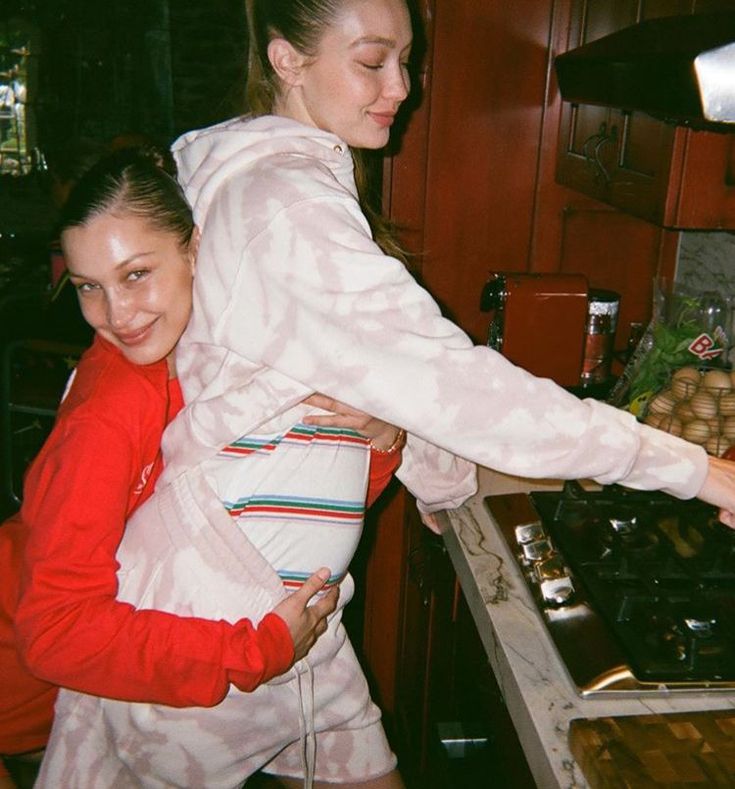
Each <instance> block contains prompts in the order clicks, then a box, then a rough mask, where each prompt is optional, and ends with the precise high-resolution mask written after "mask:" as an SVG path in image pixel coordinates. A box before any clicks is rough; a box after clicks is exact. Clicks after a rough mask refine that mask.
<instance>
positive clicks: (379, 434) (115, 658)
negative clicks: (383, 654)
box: [0, 151, 400, 786]
mask: <svg viewBox="0 0 735 789" xmlns="http://www.w3.org/2000/svg"><path fill="white" fill-rule="evenodd" d="M80 206H81V207H82V208H83V210H84V211H85V212H86V213H85V217H86V221H85V223H84V224H83V225H82V226H81V227H77V228H75V230H76V232H75V233H73V234H69V235H68V237H67V238H66V239H65V241H66V243H65V251H66V257H67V262H68V268H69V271H70V275H71V278H72V281H73V282H74V284H75V286H76V288H77V291H78V293H79V298H80V304H81V307H82V312H83V313H84V317H85V318H86V320H87V321H88V322H89V323H90V325H91V326H92V327H93V328H94V329H95V331H96V336H95V340H94V342H93V345H92V347H91V348H90V349H89V350H88V351H87V352H86V353H85V354H84V355H83V357H82V359H81V360H80V362H79V365H78V367H77V369H76V371H75V375H74V378H73V381H72V383H71V386H70V387H69V388H68V393H67V395H66V396H65V398H64V399H63V402H62V404H61V405H60V407H59V411H58V416H57V421H56V425H55V427H54V430H53V431H52V433H51V435H50V436H49V438H48V440H47V441H46V443H45V445H44V447H43V448H42V450H41V452H40V453H39V455H38V457H37V458H36V460H35V461H34V462H33V464H32V466H31V468H30V469H29V471H28V475H27V478H26V484H25V497H24V502H23V507H22V510H21V518H17V517H16V518H14V519H11V521H8V522H7V523H6V524H5V525H4V526H3V527H2V528H0V561H2V566H3V579H4V581H5V583H4V584H3V588H2V590H1V596H0V673H1V674H2V676H3V685H4V691H3V694H2V695H1V696H0V754H3V755H13V754H15V755H18V754H25V753H29V752H35V751H38V750H39V749H41V748H43V746H44V745H45V742H46V739H47V737H48V732H49V728H50V724H51V719H52V713H53V708H52V705H53V701H54V697H55V693H56V690H55V688H56V686H57V685H64V686H66V687H71V688H75V689H79V690H83V691H85V692H89V693H94V694H98V695H104V696H108V697H112V698H118V699H128V700H136V701H148V702H151V701H156V702H162V703H165V704H169V705H173V706H188V705H201V706H211V705H214V704H217V703H218V702H219V701H220V700H221V699H222V698H223V697H224V695H225V694H226V692H227V689H228V687H229V685H230V683H232V684H234V685H235V686H236V687H238V688H240V689H241V690H251V689H253V688H254V687H256V686H257V685H259V684H260V683H262V682H265V681H267V680H269V679H271V678H272V677H274V676H277V675H279V674H281V673H283V672H284V671H286V670H287V669H288V668H289V666H290V665H291V664H292V663H293V662H294V661H295V660H297V659H299V658H300V657H302V656H303V655H304V654H305V653H306V652H307V651H308V650H309V649H310V647H311V646H312V645H313V643H314V641H315V640H316V638H318V636H319V635H320V634H321V633H322V632H323V630H324V628H325V618H326V616H327V615H328V614H329V613H331V611H332V610H333V609H334V606H335V603H336V595H337V590H336V589H335V590H333V591H330V592H327V593H326V594H324V595H323V596H321V597H320V599H318V600H316V601H314V602H313V604H312V605H309V606H308V607H307V603H309V601H310V600H311V598H312V597H313V596H314V595H315V594H316V593H317V592H318V591H319V590H320V589H321V587H322V585H323V584H324V581H325V580H326V579H327V578H328V577H329V573H328V571H327V570H326V568H325V569H323V570H322V571H320V572H318V573H315V574H314V575H313V576H312V577H311V578H310V579H309V581H308V582H307V583H306V585H305V586H304V587H303V589H302V590H301V591H299V592H296V593H294V594H293V595H291V596H289V597H288V598H286V599H285V600H284V601H283V602H282V603H280V604H279V605H278V606H276V608H275V609H274V611H273V612H272V613H270V614H268V615H266V616H265V617H264V618H263V619H262V620H261V621H260V622H259V623H257V624H255V623H252V622H250V621H248V620H245V619H243V620H241V621H239V622H236V623H229V622H225V621H217V622H215V621H209V620H203V619H198V618H194V617H189V618H187V617H179V616H174V615H172V614H168V613H164V612H160V611H153V610H135V609H134V608H133V607H132V606H130V605H128V604H126V603H121V602H118V601H117V600H116V593H117V576H116V571H117V563H116V560H115V552H116V550H117V546H118V544H119V542H120V539H121V536H122V533H123V530H124V527H125V521H126V519H127V518H128V517H129V516H130V514H131V513H132V512H133V511H134V510H135V509H136V508H137V507H138V506H139V505H140V504H141V503H142V502H143V501H145V500H146V499H147V498H148V497H149V496H150V494H151V493H152V491H153V488H154V486H155V482H156V480H157V478H158V475H159V474H160V471H161V454H160V439H161V435H162V433H163V430H164V428H165V426H166V425H167V424H168V422H169V421H170V420H171V419H172V418H173V417H174V416H175V415H176V413H177V412H178V411H179V409H180V408H181V407H182V405H183V402H182V397H181V391H180V389H179V385H178V381H177V379H176V377H175V367H174V360H173V349H174V347H175V345H176V343H177V341H178V339H179V337H180V335H181V332H182V331H183V329H184V327H185V325H186V322H187V320H188V317H189V312H190V309H191V280H192V275H193V271H194V260H195V256H196V248H197V242H198V233H197V231H196V229H195V228H194V226H193V222H192V218H191V212H190V210H189V207H188V205H187V204H186V202H185V200H184V198H183V197H182V195H181V192H180V190H179V188H178V186H177V184H176V182H175V181H174V180H173V178H171V177H170V176H169V175H167V174H166V173H165V172H164V171H163V170H162V169H161V168H160V167H158V166H157V165H156V164H155V163H154V162H153V160H152V159H151V158H150V157H146V156H142V155H141V154H140V153H138V152H130V151H126V152H123V153H121V154H115V155H113V156H111V157H108V159H106V160H104V161H103V162H101V163H100V164H99V165H98V166H97V167H95V168H94V169H93V171H91V172H90V174H89V176H88V177H87V178H86V179H84V180H83V181H82V182H81V183H80V185H79V186H78V188H77V190H76V192H75V194H74V196H73V197H72V199H71V203H70V209H69V210H70V211H71V212H73V211H75V210H76V211H77V212H78V211H79V210H80ZM311 400H312V402H313V404H315V405H321V406H325V407H327V408H329V407H334V408H335V409H336V410H337V411H338V412H339V413H338V414H337V415H336V416H335V417H334V419H333V422H332V424H335V425H339V426H351V427H354V428H355V429H358V430H360V432H362V433H363V434H364V435H366V436H367V437H370V438H371V442H372V444H373V446H374V448H375V451H374V452H373V453H372V462H371V476H370V490H369V492H368V502H371V501H372V500H374V499H375V498H376V497H377V495H378V494H379V493H380V491H381V490H382V489H383V488H384V487H385V485H386V484H387V482H388V481H389V479H390V476H391V474H392V472H393V471H394V470H395V468H396V466H397V465H398V462H399V460H400V452H399V451H397V445H396V438H397V436H396V432H397V431H396V429H395V428H394V427H392V426H390V425H386V424H385V423H383V422H380V421H379V420H372V419H371V418H370V417H368V416H366V415H365V414H362V413H361V412H357V411H353V410H352V409H349V408H348V407H346V406H342V405H341V404H335V403H334V402H333V401H328V400H327V399H326V398H320V396H318V395H316V396H314V398H313V399H311ZM398 432H399V434H400V431H398ZM386 450H389V451H386ZM29 530H30V533H31V539H30V545H29V546H28V548H27V552H28V555H27V562H26V567H27V568H28V569H27V572H26V574H25V577H24V579H23V581H24V587H25V592H24V596H23V601H22V604H21V605H20V607H19V608H18V610H17V611H16V609H17V607H18V589H19V579H18V571H19V565H20V559H21V555H22V553H23V551H24V550H25V549H26V541H27V538H28V535H29ZM14 619H16V623H17V626H18V629H19V632H20V634H21V638H23V639H24V641H25V646H26V651H27V654H28V655H29V656H30V658H31V660H30V662H31V665H32V666H33V668H34V671H35V673H36V674H37V675H38V676H40V677H43V679H37V678H36V677H33V676H31V675H30V674H29V673H28V671H27V669H26V668H25V666H24V664H23V663H22V662H21V660H20V658H19V655H18V652H17V650H16V644H15V639H14V634H13V620H14ZM1 781H2V778H0V786H2V783H1Z"/></svg>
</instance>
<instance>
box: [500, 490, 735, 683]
mask: <svg viewBox="0 0 735 789" xmlns="http://www.w3.org/2000/svg"><path fill="white" fill-rule="evenodd" d="M503 498H506V497H490V498H488V500H487V502H488V507H489V508H490V510H491V512H492V513H493V514H494V515H496V519H497V520H498V521H499V523H500V524H501V527H502V530H503V533H504V536H505V538H506V540H507V542H508V544H509V547H510V548H511V550H512V551H513V553H514V555H515V557H516V559H517V561H518V564H519V566H520V567H521V569H522V571H523V574H524V577H525V578H526V581H527V582H528V585H529V587H530V589H531V591H532V593H533V595H534V598H535V600H536V603H537V605H538V607H539V609H540V610H541V612H542V614H543V616H544V619H545V620H546V624H547V626H548V628H549V631H550V633H551V635H552V638H553V640H554V642H555V644H556V646H557V648H558V649H559V652H560V653H561V656H562V659H563V660H564V662H565V663H566V665H567V668H568V669H569V671H570V674H571V675H572V678H573V680H574V681H575V682H576V684H577V685H578V687H579V689H580V692H582V693H583V695H586V694H588V693H589V694H591V693H593V692H599V691H605V690H608V691H610V690H630V689H634V690H639V691H640V690H651V691H660V692H669V691H671V690H702V689H721V688H730V689H732V688H735V532H734V531H732V530H730V529H729V528H727V527H726V526H724V525H722V524H720V523H719V522H718V521H717V513H716V511H715V510H714V509H713V508H712V507H709V506H708V505H705V504H703V503H702V502H699V501H698V500H696V499H693V500H691V501H680V500H678V499H674V498H672V497H670V496H667V495H666V494H662V493H650V492H636V491H630V490H626V489H625V488H621V487H618V486H610V487H606V488H602V489H600V490H593V491H589V490H585V489H584V488H582V487H581V486H580V485H579V484H577V483H567V485H566V486H565V489H564V491H562V492H536V493H532V494H530V502H531V504H532V515H531V517H529V514H528V511H527V509H528V508H527V505H525V506H526V512H524V513H521V511H520V510H518V511H516V512H515V515H518V516H519V517H514V516H511V514H510V513H511V510H513V507H512V506H511V507H505V505H501V506H500V508H499V509H498V505H497V502H494V499H503ZM507 498H512V497H507ZM504 507H505V509H504ZM521 509H522V508H521ZM496 510H497V512H496ZM498 515H500V517H497V516H498ZM533 515H536V520H535V523H534V517H533ZM514 521H516V522H515V523H514Z"/></svg>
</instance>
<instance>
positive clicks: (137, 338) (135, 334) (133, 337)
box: [115, 321, 155, 345]
mask: <svg viewBox="0 0 735 789" xmlns="http://www.w3.org/2000/svg"><path fill="white" fill-rule="evenodd" d="M153 323H155V321H154V322H153ZM153 323H149V324H148V325H147V326H144V327H143V328H142V329H138V330H137V331H132V332H126V333H125V334H120V333H117V332H116V333H115V337H117V339H118V340H119V341H120V342H121V343H122V344H123V345H140V344H141V343H142V342H144V341H145V340H146V339H147V337H148V334H149V333H150V330H151V328H152V327H153Z"/></svg>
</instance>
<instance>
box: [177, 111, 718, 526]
mask: <svg viewBox="0 0 735 789" xmlns="http://www.w3.org/2000/svg"><path fill="white" fill-rule="evenodd" d="M173 150H174V155H175V157H176V160H177V163H178V167H179V179H180V182H181V183H182V185H183V187H184V189H185V192H186V195H187V197H188V199H189V200H190V202H191V203H192V205H193V208H194V216H195V221H196V223H197V224H198V225H199V226H200V228H201V229H202V244H201V248H200V253H199V259H198V267H197V275H196V278H195V285H194V292H195V299H194V301H195V303H194V310H193V318H192V321H191V323H190V325H189V327H188V328H187V330H186V332H185V334H184V336H183V338H182V340H181V343H180V345H179V355H178V357H177V364H178V368H179V374H180V377H181V381H182V385H183V387H184V395H185V400H186V402H187V403H189V406H188V407H187V409H186V410H185V412H183V414H182V415H181V417H180V418H179V419H177V420H176V421H175V422H174V423H173V424H172V425H171V426H170V427H169V428H168V431H167V433H166V435H165V437H164V452H165V455H166V458H167V461H168V466H167V471H166V472H164V473H165V474H167V475H170V476H169V478H171V477H173V476H175V475H176V473H178V471H179V470H181V469H183V468H185V467H187V466H190V465H192V463H194V462H196V461H197V460H199V459H206V458H208V457H211V456H212V455H213V453H214V452H216V450H217V449H218V448H219V447H220V446H222V445H224V444H225V443H227V442H228V441H230V440H231V439H232V437H233V436H239V435H243V434H246V433H249V432H257V431H258V430H259V429H261V427H262V425H263V422H264V421H265V419H264V415H271V416H273V415H274V414H281V415H283V416H284V424H294V423H295V422H297V421H298V418H299V417H300V416H301V415H302V414H303V413H304V407H303V406H295V404H296V403H298V402H299V401H300V400H301V399H303V397H304V396H306V395H307V394H309V393H311V392H313V391H319V392H323V393H325V394H328V395H331V396H333V397H336V398H338V399H340V400H342V401H344V402H347V403H350V404H351V405H353V406H355V407H356V408H360V409H363V410H364V411H367V412H368V413H370V414H373V415H375V416H377V417H380V418H382V419H385V420H386V421H388V422H391V423H393V424H397V425H401V426H403V427H405V428H406V430H407V431H408V433H409V436H410V437H409V441H408V445H407V447H406V450H405V452H404V460H403V463H402V466H401V468H400V469H399V471H398V477H399V478H400V479H401V481H402V482H403V483H404V484H405V485H406V487H407V488H408V489H409V490H410V491H411V492H412V493H414V494H415V495H416V497H417V499H418V500H419V506H420V507H422V509H424V510H426V511H431V510H436V509H440V508H447V507H453V506H457V505H458V504H460V503H461V502H462V501H463V500H465V499H466V498H467V496H468V495H469V494H471V493H472V492H474V489H475V472H474V468H473V466H472V463H478V464H481V465H484V466H487V467H490V468H494V469H496V470H499V471H503V472H507V473H511V474H518V475H522V476H527V477H542V476H543V477H556V478H581V477H586V478H593V479H596V480H598V481H599V482H602V483H605V484H607V483H612V482H620V483H622V484H624V485H627V486H629V487H633V488H640V489H657V488H660V489H663V490H666V491H668V492H670V493H672V494H673V495H675V496H678V497H681V498H689V497H691V496H694V495H696V493H697V492H698V491H699V489H700V487H701V485H702V483H703V482H704V478H705V475H706V470H707V460H706V454H705V452H704V450H703V449H701V448H700V447H697V446H694V445H693V444H690V443H687V442H684V441H682V440H680V439H678V438H675V437H673V436H670V435H668V434H666V433H664V432H662V431H658V430H654V429H652V428H649V427H647V426H644V425H641V424H639V423H638V422H637V421H636V420H635V419H634V417H632V416H631V415H630V414H627V413H624V412H622V411H620V410H618V409H614V408H612V407H610V406H608V405H606V404H603V403H600V402H597V401H594V400H580V399H578V398H576V397H574V396H573V395H571V394H569V393H568V392H566V391H565V390H564V389H562V388H561V387H559V386H557V385H555V384H554V383H553V382H551V381H549V380H545V379H539V378H535V377H534V376H532V375H530V374H528V373H527V372H525V371H524V370H522V369H520V368H518V367H515V366H514V365H512V364H511V363H510V362H508V361H507V360H506V359H505V358H503V357H502V356H501V355H500V354H498V353H496V352H495V351H493V350H491V349H489V348H487V347H483V346H475V345H473V343H472V341H471V340H470V339H469V338H468V337H467V336H466V335H465V334H464V333H463V332H462V331H461V330H460V329H459V328H457V326H455V325H454V324H453V323H451V322H450V321H448V320H447V319H445V318H444V317H442V315H441V313H440V310H439V308H438V306H437V305H436V303H435V302H434V300H433V299H432V298H431V296H430V295H429V294H428V293H427V292H426V291H425V290H424V289H423V288H421V287H420V286H419V285H418V284H417V283H416V282H415V280H414V279H413V278H412V276H411V275H410V274H409V272H408V271H407V270H406V268H405V267H404V266H403V265H402V264H401V263H400V262H399V261H397V260H395V259H393V258H391V257H389V256H387V255H385V254H384V253H383V252H382V251H381V249H380V248H379V247H378V245H377V244H376V243H375V241H374V240H373V238H372V234H371V231H370V228H369V226H368V223H367V221H366V219H365V217H364V215H363V213H362V211H361V209H360V206H359V203H358V200H357V191H356V187H355V181H354V175H353V164H352V157H351V154H350V151H349V149H348V147H347V146H346V145H345V144H344V143H343V142H342V141H341V140H340V139H339V138H337V137H335V136H334V135H332V134H330V133H327V132H323V131H320V130H318V129H315V128H312V127H309V126H304V125H302V124H300V123H298V122H296V121H293V120H290V119H286V118H280V117H274V116H264V117H260V118H256V119H250V120H249V119H235V120H231V121H227V122H225V123H222V124H219V125H216V126H213V127H211V128H208V129H204V130H200V131H194V132H191V133H189V134H187V135H184V136H183V137H182V138H181V139H180V140H179V141H177V143H176V144H175V145H174V149H173ZM449 263H450V262H449V261H448V265H449ZM439 447H441V448H442V450H446V451H442V450H440V449H439ZM449 453H451V454H449ZM458 458H464V459H466V460H468V461H471V463H467V462H465V461H462V460H459V459H458Z"/></svg>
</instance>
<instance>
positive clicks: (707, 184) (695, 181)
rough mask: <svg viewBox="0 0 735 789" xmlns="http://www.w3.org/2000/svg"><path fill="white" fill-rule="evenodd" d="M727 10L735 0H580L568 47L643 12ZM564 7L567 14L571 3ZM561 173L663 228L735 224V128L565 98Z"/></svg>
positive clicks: (565, 180)
mask: <svg viewBox="0 0 735 789" xmlns="http://www.w3.org/2000/svg"><path fill="white" fill-rule="evenodd" d="M723 9H725V10H733V11H735V2H733V1H732V0H723V2H692V0H666V2H657V3H656V2H649V3H638V2H620V0H604V1H602V0H595V2H591V1H590V0H575V2H574V3H573V4H572V7H571V16H570V18H569V24H568V31H569V32H568V38H567V41H566V45H565V46H564V49H572V48H575V47H577V46H580V45H582V44H584V43H586V42H589V41H593V40H595V39H597V38H600V37H602V36H604V35H607V34H608V33H612V32H614V31H615V30H619V29H620V28H623V27H627V26H629V25H632V24H635V23H636V22H638V21H641V20H643V19H651V18H654V17H659V16H664V15H673V14H686V13H692V12H693V13H703V12H707V11H714V10H723ZM557 13H559V14H562V15H565V14H566V13H567V9H566V8H565V7H564V4H557ZM559 21H560V22H562V20H559ZM557 180H558V182H559V183H560V184H564V185H565V186H568V187H570V188H572V189H575V190H577V191H579V192H582V193H584V194H586V195H589V196H590V197H594V198H595V199H597V200H600V201H602V202H605V203H609V204H610V205H612V206H615V207H616V208H618V209H620V210H621V211H625V212H626V213H629V214H632V215H634V216H638V217H641V218H642V219H645V220H647V221H650V222H654V223H656V224H658V225H661V226H663V227H670V228H689V229H706V228H735V133H726V134H725V133H718V132H706V131H692V130H691V129H687V128H685V127H683V126H673V125H671V124H668V123H665V122H663V121H660V120H656V119H654V118H652V117H650V116H648V115H646V114H645V113H642V112H623V111H621V110H616V109H610V108H606V107H597V106H592V105H572V104H569V103H567V102H564V104H563V107H562V112H561V126H560V133H559V153H558V164H557Z"/></svg>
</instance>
